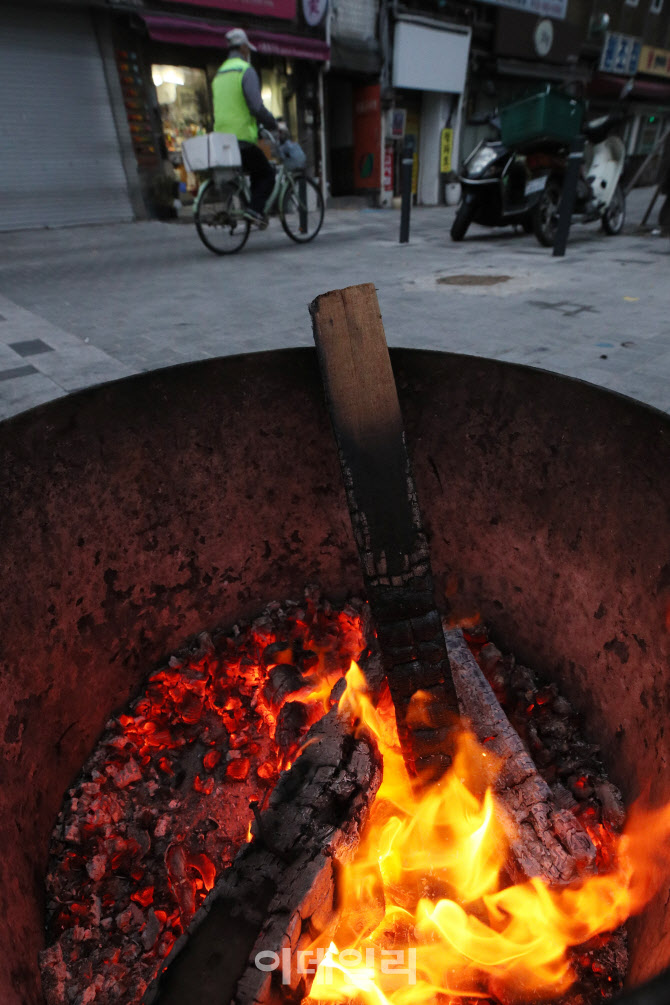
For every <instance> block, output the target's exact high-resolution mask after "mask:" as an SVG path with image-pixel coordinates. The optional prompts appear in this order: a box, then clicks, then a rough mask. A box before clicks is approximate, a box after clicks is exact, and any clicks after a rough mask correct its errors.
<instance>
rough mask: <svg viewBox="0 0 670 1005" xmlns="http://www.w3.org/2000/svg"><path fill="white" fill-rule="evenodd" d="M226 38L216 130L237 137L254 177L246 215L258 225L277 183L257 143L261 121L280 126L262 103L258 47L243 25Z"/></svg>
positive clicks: (215, 89)
mask: <svg viewBox="0 0 670 1005" xmlns="http://www.w3.org/2000/svg"><path fill="white" fill-rule="evenodd" d="M226 41H227V42H228V45H229V52H228V58H227V59H226V60H225V62H224V63H222V64H221V66H220V67H219V69H218V71H217V73H216V76H215V77H214V80H213V81H212V100H213V102H214V130H215V132H217V133H234V134H235V136H237V139H238V142H239V144H240V153H241V156H242V167H243V168H244V170H245V171H246V173H247V174H248V175H249V177H250V178H251V206H250V207H249V209H248V210H247V212H246V213H245V216H247V218H248V219H250V220H252V221H253V222H254V223H257V224H258V225H259V226H267V218H266V217H265V215H264V213H263V210H264V208H265V203H266V201H267V198H268V196H269V195H270V193H271V192H272V188H273V186H274V169H273V167H272V165H271V164H270V162H269V160H268V159H267V157H266V156H265V154H264V153H263V151H262V150H261V148H260V147H259V146H257V145H256V141H257V140H258V124H259V123H260V124H261V125H262V126H265V128H266V129H278V128H279V125H278V123H277V120H276V119H275V117H274V115H273V114H272V112H270V111H269V110H268V109H267V108H266V107H265V105H264V104H263V99H262V97H261V85H260V80H259V78H258V74H257V73H256V71H255V70H254V68H253V66H252V65H251V63H250V62H249V59H250V56H251V52H252V50H253V51H254V52H255V51H256V46H255V45H252V44H251V42H250V41H249V39H248V38H247V33H246V32H245V31H244V30H243V29H242V28H232V29H231V30H230V31H229V32H227V33H226Z"/></svg>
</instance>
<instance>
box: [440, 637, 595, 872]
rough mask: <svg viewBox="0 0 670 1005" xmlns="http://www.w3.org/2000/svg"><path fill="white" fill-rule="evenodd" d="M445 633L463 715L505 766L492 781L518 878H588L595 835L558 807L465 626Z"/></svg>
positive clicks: (501, 767) (566, 811)
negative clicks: (465, 635)
mask: <svg viewBox="0 0 670 1005" xmlns="http://www.w3.org/2000/svg"><path fill="white" fill-rule="evenodd" d="M444 635H445V640H446V643H447V649H448V652H449V660H450V663H451V673H452V677H453V680H454V685H455V688H456V693H457V695H458V704H459V707H460V710H461V714H462V715H463V716H464V717H465V718H467V719H468V720H469V723H470V727H471V729H472V731H473V732H474V734H475V736H476V737H477V739H478V740H479V742H480V743H482V744H483V745H484V746H485V747H486V749H487V750H490V751H492V753H494V754H495V755H496V758H497V759H498V762H499V764H498V767H499V773H498V774H497V775H496V777H495V781H493V779H492V781H493V788H494V791H495V793H496V796H497V799H498V802H499V804H501V806H502V808H503V813H502V814H501V820H502V822H503V825H504V827H505V830H506V832H507V835H508V838H509V840H510V849H511V852H512V855H513V858H514V861H515V864H516V867H517V870H518V875H516V876H515V878H516V879H520V878H523V879H525V878H530V877H532V876H537V877H539V878H540V879H543V880H545V881H546V882H547V883H550V884H552V885H553V884H561V883H568V882H570V881H571V880H573V879H575V878H576V877H577V876H579V875H583V874H584V873H585V872H588V871H589V870H590V869H592V868H593V866H594V865H595V857H596V850H595V848H594V846H593V844H592V842H591V839H590V837H589V836H588V834H587V833H586V831H585V830H584V828H583V827H582V825H581V824H580V822H579V821H578V820H577V818H576V817H575V816H574V814H573V813H571V812H570V811H569V810H567V809H560V808H559V807H558V806H557V805H556V802H555V800H554V797H553V794H552V791H551V789H550V788H549V786H548V784H547V783H546V782H545V780H544V779H543V778H542V777H541V775H540V774H539V773H538V771H537V769H536V767H535V764H534V763H533V760H532V758H531V756H530V754H529V753H528V751H527V750H526V748H525V747H524V745H523V742H522V741H521V738H520V737H519V734H518V733H517V732H516V730H515V729H514V728H513V726H512V725H511V723H510V722H509V720H508V718H507V716H506V715H505V713H504V712H503V710H502V707H501V705H500V703H499V701H498V699H497V698H496V696H495V694H494V693H493V689H492V688H491V685H490V684H489V682H488V681H487V680H486V677H485V676H484V674H483V673H482V671H481V670H480V668H479V666H478V664H477V661H476V659H475V658H474V656H473V655H472V653H471V652H470V649H469V648H468V645H467V643H466V641H465V639H464V638H463V633H462V631H461V630H460V628H455V629H451V630H449V629H447V630H445V633H444Z"/></svg>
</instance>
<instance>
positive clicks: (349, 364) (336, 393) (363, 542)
mask: <svg viewBox="0 0 670 1005" xmlns="http://www.w3.org/2000/svg"><path fill="white" fill-rule="evenodd" d="M310 313H311V316H312V324H313V330H314V340H315V343H316V348H317V353H318V358H319V364H320V367H321V374H322V377H323V383H324V388H325V391H326V398H327V401H328V408H329V412H330V416H331V420H332V423H333V429H334V432H335V437H336V440H337V444H338V448H339V454H340V462H341V466H342V474H343V478H344V485H345V489H346V492H347V501H348V505H349V512H350V515H351V521H352V527H353V530H354V536H355V539H356V544H357V547H358V551H359V555H360V558H361V564H362V566H363V572H364V578H365V585H366V591H367V596H368V600H369V602H370V608H371V611H372V616H373V619H374V622H375V626H376V629H377V634H378V638H379V644H380V648H381V653H382V659H383V661H384V669H385V671H386V675H387V678H388V681H389V687H390V689H391V695H392V697H393V702H394V705H395V709H396V718H397V720H398V731H399V734H400V740H401V743H402V746H403V752H404V754H405V760H406V762H407V765H408V767H409V769H410V770H411V771H412V772H413V773H417V774H418V773H421V774H423V773H424V772H425V773H427V774H429V775H430V776H431V777H433V776H435V775H436V774H437V775H439V774H441V773H442V772H443V771H444V770H445V769H446V768H447V767H448V766H449V764H450V763H451V755H452V751H451V740H452V732H453V726H454V724H455V722H456V719H457V702H456V695H455V692H454V690H453V684H452V681H451V674H450V671H449V660H448V657H447V651H446V647H445V644H444V637H443V634H442V629H441V623H440V618H439V614H438V612H437V610H436V607H435V603H434V591H433V578H432V572H431V568H430V554H429V549H428V542H427V539H426V535H425V532H424V530H423V526H422V522H421V513H420V510H419V505H418V501H417V496H416V487H415V484H414V477H413V475H412V470H411V465H410V460H409V456H408V453H407V447H406V443H405V434H404V428H403V422H402V415H401V412H400V404H399V402H398V394H397V391H396V386H395V379H394V376H393V370H392V367H391V360H390V357H389V353H388V346H387V344H386V336H385V333H384V326H383V324H382V319H381V314H380V311H379V303H378V301H377V295H376V292H375V288H374V286H373V284H372V283H366V284H363V285H361V286H351V287H348V288H347V289H343V290H333V291H332V292H330V293H325V294H323V295H322V296H320V297H317V298H316V300H314V301H313V303H312V304H311V305H310ZM417 692H421V696H420V699H419V697H418V695H417ZM418 700H420V701H421V712H420V714H418V713H417V707H416V704H417V701H418ZM419 720H421V722H420V724H419Z"/></svg>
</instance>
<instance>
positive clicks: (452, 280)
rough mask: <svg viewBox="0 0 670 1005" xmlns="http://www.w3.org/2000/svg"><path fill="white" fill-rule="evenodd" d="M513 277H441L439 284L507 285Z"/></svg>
mask: <svg viewBox="0 0 670 1005" xmlns="http://www.w3.org/2000/svg"><path fill="white" fill-rule="evenodd" d="M511 278H512V277H511V276H468V275H464V276H439V277H438V280H437V281H438V283H440V284H441V285H442V286H496V285H497V284H498V283H506V282H507V280H508V279H511Z"/></svg>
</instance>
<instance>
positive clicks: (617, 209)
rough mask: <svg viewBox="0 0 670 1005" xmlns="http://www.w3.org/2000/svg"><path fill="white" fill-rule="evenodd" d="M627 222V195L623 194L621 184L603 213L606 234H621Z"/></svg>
mask: <svg viewBox="0 0 670 1005" xmlns="http://www.w3.org/2000/svg"><path fill="white" fill-rule="evenodd" d="M625 222H626V196H625V195H624V194H623V189H622V188H621V185H617V187H616V188H615V189H614V195H613V196H612V201H611V202H610V204H609V206H608V207H607V209H606V210H605V212H604V213H603V219H602V224H603V230H604V231H605V233H606V234H611V235H612V236H614V235H615V234H620V233H621V231H622V230H623V225H624V223H625Z"/></svg>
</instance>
